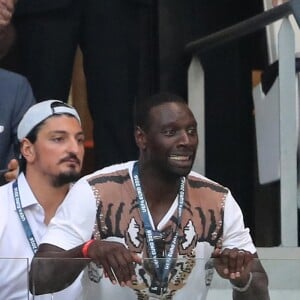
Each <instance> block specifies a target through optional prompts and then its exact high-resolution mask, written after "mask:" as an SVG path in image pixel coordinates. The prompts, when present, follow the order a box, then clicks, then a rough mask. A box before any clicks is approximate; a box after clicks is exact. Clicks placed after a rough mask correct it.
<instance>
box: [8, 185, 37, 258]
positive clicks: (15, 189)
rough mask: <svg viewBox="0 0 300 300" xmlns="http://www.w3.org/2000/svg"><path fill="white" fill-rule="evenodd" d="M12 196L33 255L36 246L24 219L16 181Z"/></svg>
mask: <svg viewBox="0 0 300 300" xmlns="http://www.w3.org/2000/svg"><path fill="white" fill-rule="evenodd" d="M13 194H14V200H15V206H16V210H17V213H18V215H19V218H20V221H21V223H22V226H23V229H24V231H25V234H26V237H27V240H28V242H29V245H30V247H31V249H32V252H33V254H35V253H36V252H37V250H38V245H37V242H36V240H35V238H34V236H33V233H32V230H31V228H30V225H29V223H28V220H27V218H26V215H25V213H24V210H23V207H22V203H21V198H20V193H19V187H18V181H17V180H16V181H15V182H14V183H13Z"/></svg>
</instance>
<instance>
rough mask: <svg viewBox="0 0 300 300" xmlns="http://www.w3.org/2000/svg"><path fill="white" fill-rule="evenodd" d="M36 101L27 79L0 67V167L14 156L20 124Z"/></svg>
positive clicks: (5, 165)
mask: <svg viewBox="0 0 300 300" xmlns="http://www.w3.org/2000/svg"><path fill="white" fill-rule="evenodd" d="M34 103H35V100H34V97H33V94H32V90H31V86H30V85H29V82H28V81H27V79H26V78H25V77H23V76H21V75H19V74H17V73H13V72H9V71H6V70H4V69H1V68H0V141H1V142H0V169H4V168H7V163H8V161H9V160H10V159H12V158H13V157H14V144H15V143H16V140H17V127H18V124H19V122H20V120H21V118H22V117H23V115H24V113H25V112H26V111H27V109H28V108H29V107H30V106H31V105H32V104H34Z"/></svg>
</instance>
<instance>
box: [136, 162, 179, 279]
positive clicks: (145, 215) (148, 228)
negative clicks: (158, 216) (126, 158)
mask: <svg viewBox="0 0 300 300" xmlns="http://www.w3.org/2000/svg"><path fill="white" fill-rule="evenodd" d="M132 175H133V182H134V185H135V188H136V192H137V198H138V203H139V208H140V212H141V215H142V219H143V222H144V227H145V233H146V238H147V243H148V246H149V250H150V251H149V256H150V258H152V259H153V263H154V267H155V270H156V275H157V277H158V278H160V280H161V281H162V282H163V283H166V282H167V280H168V275H169V272H170V268H171V265H172V264H171V263H172V259H173V255H174V252H175V248H176V245H177V239H178V230H176V233H175V235H174V237H173V239H172V242H171V246H170V249H169V251H168V253H167V254H166V257H165V263H164V266H163V272H161V269H160V264H159V260H158V256H157V251H156V247H155V239H157V238H161V236H162V235H161V233H160V232H159V231H157V230H153V228H152V225H151V222H150V218H149V214H150V212H149V209H148V205H147V203H146V199H145V197H144V193H143V191H142V186H141V182H140V179H139V174H138V164H137V162H136V163H135V164H134V166H133V170H132ZM184 185H185V178H184V177H182V178H181V181H180V188H179V192H178V223H177V226H178V224H180V222H181V217H182V210H183V204H184Z"/></svg>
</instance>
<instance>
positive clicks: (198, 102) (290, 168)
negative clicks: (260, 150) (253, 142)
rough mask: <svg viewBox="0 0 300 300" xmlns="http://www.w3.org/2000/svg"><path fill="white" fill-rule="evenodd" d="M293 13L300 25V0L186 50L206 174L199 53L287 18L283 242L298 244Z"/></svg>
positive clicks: (283, 35) (283, 42)
mask: <svg viewBox="0 0 300 300" xmlns="http://www.w3.org/2000/svg"><path fill="white" fill-rule="evenodd" d="M290 14H293V15H294V17H295V20H296V22H297V24H298V26H299V27H300V0H290V1H289V2H286V3H284V4H281V5H279V6H276V7H274V8H271V9H269V10H267V11H265V12H263V13H261V14H258V15H256V16H254V17H252V18H249V19H247V20H245V21H243V22H240V23H237V24H235V25H233V26H230V27H228V28H226V29H224V30H221V31H218V32H216V33H213V34H210V35H208V36H206V37H204V38H201V39H198V40H194V41H192V42H190V43H188V44H187V45H186V47H185V52H186V54H188V55H190V56H191V57H192V59H191V63H190V67H189V72H188V93H189V95H188V101H189V105H190V107H191V108H192V110H193V112H194V115H195V117H196V119H197V122H198V125H199V126H198V128H199V136H200V137H201V138H200V139H199V147H200V149H201V152H200V153H197V156H196V159H195V164H194V166H195V167H196V168H195V170H196V171H199V172H200V173H202V174H205V99H204V93H203V91H204V77H205V76H204V72H203V69H202V66H201V61H200V59H199V55H198V54H201V53H203V52H205V51H207V50H210V49H212V48H213V47H216V46H219V45H222V44H225V43H226V42H229V41H232V40H235V39H237V38H241V37H243V36H245V35H247V34H249V33H252V32H255V31H257V30H259V29H262V28H263V27H265V26H267V25H269V24H271V23H273V22H275V21H277V20H279V19H283V22H282V26H281V29H280V31H279V44H278V47H279V102H280V103H279V107H280V108H279V111H280V115H279V116H278V118H279V124H280V125H279V140H280V199H281V244H282V246H289V247H290V246H297V244H298V236H297V235H298V232H297V230H298V225H297V223H298V221H297V159H296V158H297V130H298V128H297V118H296V113H297V105H296V88H295V81H293V78H295V77H294V76H295V73H294V72H295V59H294V54H295V53H294V49H295V44H294V38H293V37H294V36H293V33H292V28H291V24H290V23H289V21H288V17H289V15H290ZM287 45H289V47H287ZM199 90H200V91H201V92H200V93H199ZM193 107H194V108H197V109H193ZM197 168H198V169H197Z"/></svg>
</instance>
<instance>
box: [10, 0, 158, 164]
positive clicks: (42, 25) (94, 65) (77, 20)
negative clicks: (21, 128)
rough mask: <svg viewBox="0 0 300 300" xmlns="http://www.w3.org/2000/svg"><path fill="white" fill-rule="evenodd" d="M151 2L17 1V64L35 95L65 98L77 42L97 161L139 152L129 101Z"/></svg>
mask: <svg viewBox="0 0 300 300" xmlns="http://www.w3.org/2000/svg"><path fill="white" fill-rule="evenodd" d="M151 2H152V0H39V1H34V0H19V1H18V3H17V6H16V12H15V25H16V29H17V33H18V42H19V46H18V47H19V50H20V54H21V64H22V70H21V72H22V73H23V74H25V75H26V76H27V77H28V79H29V81H30V83H31V85H32V87H33V91H34V94H35V96H36V98H37V99H39V101H41V100H43V99H49V98H56V99H63V100H64V101H67V99H68V95H69V89H70V84H71V77H72V69H73V62H74V56H75V52H76V48H77V46H78V45H79V46H80V48H81V50H82V53H83V67H84V73H85V76H86V81H87V92H88V105H89V109H90V112H91V115H92V119H93V125H94V142H95V154H96V167H97V168H100V167H103V166H106V165H110V164H112V163H116V162H120V161H124V160H128V159H133V158H136V155H137V149H136V146H135V143H134V140H133V138H132V136H133V135H132V132H133V127H132V123H133V122H132V119H131V115H132V114H131V109H132V106H133V102H134V101H135V99H136V98H137V95H138V92H139V87H140V82H141V77H140V75H141V74H140V70H141V64H140V57H141V55H144V56H145V54H144V53H142V48H146V47H144V45H142V42H141V37H142V29H141V24H143V22H144V20H143V17H144V16H145V15H146V16H147V14H148V10H149V9H150V7H151ZM145 36H146V35H145V34H144V37H143V38H144V39H145ZM146 50H147V51H149V49H146ZM144 82H145V81H144Z"/></svg>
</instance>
